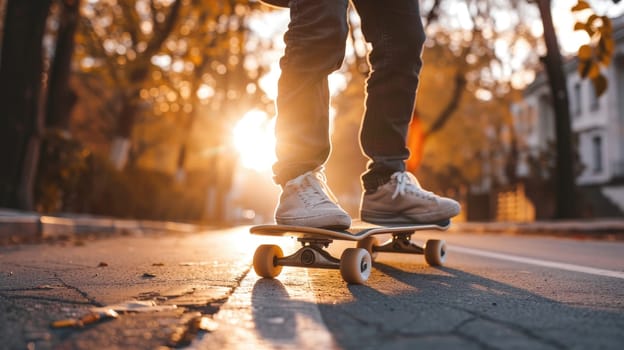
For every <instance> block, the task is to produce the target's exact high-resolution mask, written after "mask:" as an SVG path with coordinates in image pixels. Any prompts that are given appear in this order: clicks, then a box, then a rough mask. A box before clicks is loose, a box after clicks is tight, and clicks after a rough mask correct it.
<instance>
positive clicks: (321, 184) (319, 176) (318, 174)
mask: <svg viewBox="0 0 624 350" xmlns="http://www.w3.org/2000/svg"><path fill="white" fill-rule="evenodd" d="M309 176H313V177H315V178H316V180H317V181H314V180H310V181H308V184H310V186H311V187H312V189H313V190H314V191H306V193H307V194H314V195H315V196H316V197H318V198H320V199H323V200H325V196H323V195H322V194H321V193H323V192H324V193H325V194H327V196H328V197H329V198H330V199H331V200H332V201H334V202H338V200H337V198H336V196H335V195H334V194H333V193H332V191H331V190H330V189H329V186H327V178H326V177H325V174H324V173H323V172H322V170H321V169H315V170H312V171H308V172H307V173H305V174H303V175H301V176H299V177H297V178H295V179H293V180H291V181H292V183H293V184H296V185H299V186H300V185H302V183H303V181H305V179H306V178H308V177H309Z"/></svg>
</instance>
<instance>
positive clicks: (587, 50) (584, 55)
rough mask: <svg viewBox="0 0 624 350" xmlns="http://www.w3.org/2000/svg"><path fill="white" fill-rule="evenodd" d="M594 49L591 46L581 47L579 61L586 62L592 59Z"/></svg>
mask: <svg viewBox="0 0 624 350" xmlns="http://www.w3.org/2000/svg"><path fill="white" fill-rule="evenodd" d="M592 51H593V50H592V48H591V46H589V45H583V46H581V47H579V50H578V58H579V60H582V61H585V60H589V59H591V57H592V55H593V52H592Z"/></svg>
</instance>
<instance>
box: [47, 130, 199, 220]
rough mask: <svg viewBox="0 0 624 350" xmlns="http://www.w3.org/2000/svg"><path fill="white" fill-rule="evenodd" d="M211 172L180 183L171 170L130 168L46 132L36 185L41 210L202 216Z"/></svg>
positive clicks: (185, 217) (155, 217)
mask: <svg viewBox="0 0 624 350" xmlns="http://www.w3.org/2000/svg"><path fill="white" fill-rule="evenodd" d="M205 175H206V174H201V173H195V174H189V176H188V180H187V181H186V182H185V183H184V184H183V185H181V184H177V183H176V182H175V180H174V179H173V177H172V176H171V175H169V174H166V173H163V172H158V171H153V170H146V169H139V168H130V169H127V170H125V171H118V170H116V169H115V168H114V167H113V166H112V164H111V163H110V162H109V161H108V159H107V158H106V157H103V156H102V155H98V154H95V153H93V152H90V151H89V150H88V149H86V148H84V147H83V146H82V145H80V144H79V143H78V142H77V141H75V140H73V139H71V138H68V137H66V136H65V135H63V134H62V133H51V134H49V135H46V136H45V138H44V142H43V145H42V152H41V160H40V166H39V171H38V176H37V183H36V186H35V200H36V206H37V210H38V211H39V212H41V213H48V214H49V213H58V212H65V213H67V212H71V213H89V214H95V215H103V216H113V217H119V218H134V219H149V220H171V221H187V222H189V221H199V220H200V219H201V217H202V214H203V207H204V200H205V194H206V185H207V180H206V179H207V176H205Z"/></svg>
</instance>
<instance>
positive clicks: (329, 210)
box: [275, 169, 351, 229]
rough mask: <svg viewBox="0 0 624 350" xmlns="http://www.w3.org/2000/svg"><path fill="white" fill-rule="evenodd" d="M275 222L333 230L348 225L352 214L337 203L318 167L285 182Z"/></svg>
mask: <svg viewBox="0 0 624 350" xmlns="http://www.w3.org/2000/svg"><path fill="white" fill-rule="evenodd" d="M275 221H276V222H277V223H278V224H280V225H296V226H308V227H324V228H334V229H347V228H349V227H350V226H351V217H350V216H349V214H347V212H345V211H344V210H343V209H342V208H341V207H340V206H338V204H336V199H335V197H334V195H333V194H332V193H331V191H330V189H329V187H328V186H327V183H326V180H325V175H324V174H323V172H322V171H321V170H320V169H317V170H314V171H309V172H307V173H305V174H303V175H300V176H298V177H296V178H294V179H292V180H290V181H288V182H287V183H286V185H285V186H284V188H283V189H282V194H281V196H280V200H279V203H278V205H277V209H276V210H275Z"/></svg>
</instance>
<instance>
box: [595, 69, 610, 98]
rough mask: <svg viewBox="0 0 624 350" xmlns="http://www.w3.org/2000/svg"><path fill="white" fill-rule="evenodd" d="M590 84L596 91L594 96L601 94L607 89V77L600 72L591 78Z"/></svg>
mask: <svg viewBox="0 0 624 350" xmlns="http://www.w3.org/2000/svg"><path fill="white" fill-rule="evenodd" d="M592 84H593V85H594V90H595V91H596V96H602V94H604V92H605V91H607V86H608V85H607V78H605V77H604V75H602V74H600V75H598V76H597V77H595V78H593V79H592Z"/></svg>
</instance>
